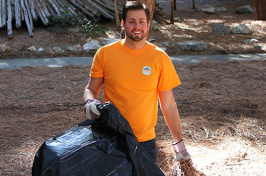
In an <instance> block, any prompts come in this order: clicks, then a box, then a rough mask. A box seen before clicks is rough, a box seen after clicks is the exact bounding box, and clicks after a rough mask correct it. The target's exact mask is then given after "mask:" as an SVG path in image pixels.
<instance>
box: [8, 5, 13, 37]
mask: <svg viewBox="0 0 266 176" xmlns="http://www.w3.org/2000/svg"><path fill="white" fill-rule="evenodd" d="M7 37H8V38H12V37H13V32H12V11H11V0H7Z"/></svg>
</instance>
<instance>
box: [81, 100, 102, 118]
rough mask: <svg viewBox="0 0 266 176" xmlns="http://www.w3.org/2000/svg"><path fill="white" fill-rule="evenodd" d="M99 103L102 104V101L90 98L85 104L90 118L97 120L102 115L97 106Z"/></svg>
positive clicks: (85, 109)
mask: <svg viewBox="0 0 266 176" xmlns="http://www.w3.org/2000/svg"><path fill="white" fill-rule="evenodd" d="M97 104H101V103H100V102H99V101H98V100H96V99H88V100H87V101H86V103H85V105H84V111H85V115H86V117H87V118H88V119H90V120H95V119H97V118H98V117H99V116H100V115H101V113H100V112H99V110H98V109H97V108H96V105H97Z"/></svg>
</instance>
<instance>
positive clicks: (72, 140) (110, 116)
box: [32, 103, 164, 176]
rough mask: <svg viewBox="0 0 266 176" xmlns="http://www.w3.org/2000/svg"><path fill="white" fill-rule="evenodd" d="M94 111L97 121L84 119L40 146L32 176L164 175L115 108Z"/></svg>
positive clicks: (108, 107)
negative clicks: (97, 112)
mask: <svg viewBox="0 0 266 176" xmlns="http://www.w3.org/2000/svg"><path fill="white" fill-rule="evenodd" d="M97 108H98V110H99V111H100V112H101V116H100V118H99V119H97V120H95V121H91V120H86V121H84V122H82V123H80V124H78V125H77V126H75V127H73V128H71V129H69V130H67V131H66V132H64V133H62V134H60V135H58V136H56V137H53V138H51V139H49V140H47V141H45V142H44V143H43V144H42V146H41V147H40V148H39V150H38V152H37V153H36V155H35V158H34V162H33V167H32V175H33V176H41V175H47V176H48V175H49V176H65V175H71V176H105V175H110V176H130V175H134V176H155V175H156V176H160V175H164V174H163V172H162V171H161V170H160V168H159V167H158V166H157V165H156V163H155V162H154V161H153V160H152V158H151V157H150V156H149V154H148V153H147V152H145V151H144V149H143V147H142V146H141V144H140V143H139V142H138V141H137V139H136V137H135V136H134V134H133V132H132V129H131V127H130V125H129V123H128V122H127V121H126V119H125V118H124V117H123V116H122V115H121V114H120V113H119V111H118V110H117V108H116V107H115V106H114V105H112V104H110V103H105V104H101V105H98V106H97Z"/></svg>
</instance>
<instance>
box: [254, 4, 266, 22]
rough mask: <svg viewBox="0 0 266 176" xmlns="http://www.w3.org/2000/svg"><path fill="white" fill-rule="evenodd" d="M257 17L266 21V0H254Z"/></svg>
mask: <svg viewBox="0 0 266 176" xmlns="http://www.w3.org/2000/svg"><path fill="white" fill-rule="evenodd" d="M253 4H254V9H255V19H256V20H264V21H266V0H253Z"/></svg>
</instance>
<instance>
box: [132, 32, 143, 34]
mask: <svg viewBox="0 0 266 176" xmlns="http://www.w3.org/2000/svg"><path fill="white" fill-rule="evenodd" d="M133 33H134V34H141V31H134V32H133Z"/></svg>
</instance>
